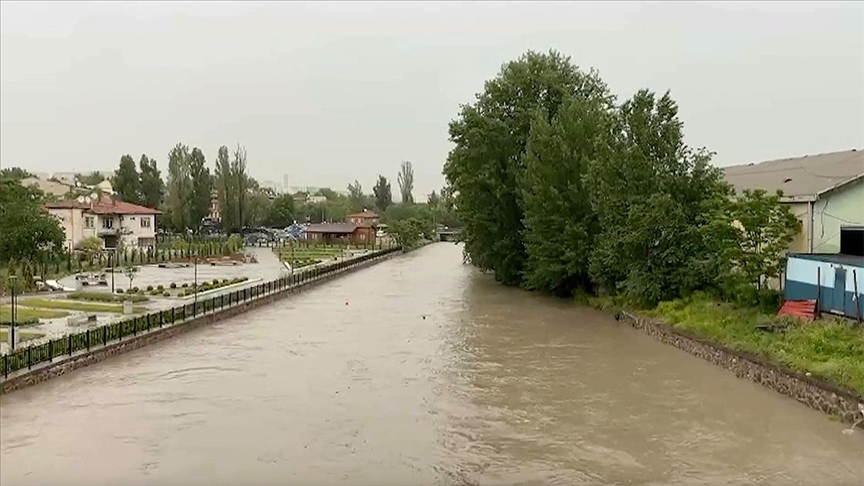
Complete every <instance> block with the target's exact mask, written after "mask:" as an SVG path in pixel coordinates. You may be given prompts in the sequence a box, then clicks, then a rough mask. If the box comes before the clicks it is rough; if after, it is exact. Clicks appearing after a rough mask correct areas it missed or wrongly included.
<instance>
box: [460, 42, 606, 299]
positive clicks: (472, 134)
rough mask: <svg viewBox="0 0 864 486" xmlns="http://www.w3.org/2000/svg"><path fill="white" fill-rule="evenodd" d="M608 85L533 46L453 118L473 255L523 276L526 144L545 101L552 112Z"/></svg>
mask: <svg viewBox="0 0 864 486" xmlns="http://www.w3.org/2000/svg"><path fill="white" fill-rule="evenodd" d="M605 92H606V86H605V85H604V84H603V82H602V81H601V80H600V79H599V77H598V76H597V75H596V74H595V73H593V72H589V73H586V72H582V71H580V70H579V69H578V68H576V66H574V65H573V64H572V63H571V62H570V59H569V58H567V57H564V56H562V55H560V54H559V53H557V52H554V51H552V52H549V53H538V52H528V53H526V54H524V55H523V56H521V57H520V58H519V59H517V60H516V61H512V62H509V63H507V64H505V65H504V66H503V67H502V69H501V72H500V73H499V74H498V76H496V77H495V78H494V79H492V80H490V81H487V82H486V84H485V88H484V90H483V92H482V93H480V94H478V95H477V100H476V101H475V102H474V103H472V104H469V105H465V106H463V107H462V110H461V113H460V114H459V117H458V118H457V119H456V120H454V121H453V122H451V124H450V140H451V141H452V142H453V143H455V144H456V147H454V148H453V150H452V151H451V152H450V155H449V156H448V159H447V163H446V164H445V166H444V175H445V177H446V179H447V182H448V184H449V186H450V187H452V189H453V191H454V195H455V207H456V208H457V212H458V214H459V219H460V220H461V222H462V224H463V230H462V235H461V238H462V240H463V241H464V242H465V249H466V253H467V255H468V257H469V259H470V260H471V262H472V263H474V264H475V265H477V266H479V267H480V268H482V269H486V270H492V271H494V273H495V277H496V279H497V280H499V281H501V282H504V283H507V284H518V283H520V281H521V278H522V272H523V270H524V268H525V262H526V260H527V254H526V251H525V246H524V243H523V240H522V234H523V230H524V224H523V221H524V217H525V214H524V210H523V197H522V194H523V192H522V190H521V188H520V187H519V183H518V181H519V179H520V178H521V176H522V172H523V171H524V167H525V160H524V159H525V148H526V145H527V143H528V137H529V134H530V131H531V124H532V122H533V121H534V120H535V117H536V110H537V109H538V108H539V109H542V110H543V111H544V112H545V113H546V114H547V116H549V117H550V118H551V117H554V116H555V115H556V114H557V112H558V108H559V107H560V106H561V103H562V102H563V101H564V99H566V98H567V97H582V98H593V97H595V96H599V95H601V94H602V93H605Z"/></svg>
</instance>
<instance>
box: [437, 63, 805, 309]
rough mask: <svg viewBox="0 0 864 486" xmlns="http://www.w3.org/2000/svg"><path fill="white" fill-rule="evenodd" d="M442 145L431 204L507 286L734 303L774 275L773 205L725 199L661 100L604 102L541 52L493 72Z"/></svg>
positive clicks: (602, 93)
mask: <svg viewBox="0 0 864 486" xmlns="http://www.w3.org/2000/svg"><path fill="white" fill-rule="evenodd" d="M450 138H451V141H452V142H453V143H455V145H456V146H455V147H454V148H453V150H452V151H451V152H450V154H449V156H448V159H447V162H446V164H445V166H444V175H445V178H446V180H447V183H448V185H447V187H446V196H445V197H442V198H441V199H444V200H445V202H444V205H445V206H447V207H451V208H454V209H455V211H456V213H457V215H458V216H459V220H460V221H461V223H462V225H463V228H462V233H461V235H460V238H461V239H462V240H463V241H464V243H465V251H466V254H467V256H468V258H469V260H470V261H471V262H472V263H473V264H475V265H477V266H478V267H480V268H482V269H484V270H491V271H493V272H494V274H495V277H496V279H498V280H499V281H501V282H504V283H507V284H512V285H522V286H524V287H527V288H530V289H538V290H544V291H548V292H552V293H556V294H560V295H568V294H571V293H573V292H575V291H577V290H579V289H581V290H588V291H590V290H596V289H598V288H599V289H602V290H604V291H606V292H612V293H620V294H624V295H626V296H628V297H629V298H631V299H634V300H639V301H641V302H644V303H647V304H652V303H656V302H658V301H660V300H665V299H671V298H675V297H679V296H684V295H687V294H689V293H692V292H693V291H696V290H708V291H714V292H719V293H725V294H726V295H731V294H741V291H740V290H737V289H738V288H739V287H740V286H741V285H742V282H743V285H745V286H747V288H750V289H758V288H759V287H760V286H761V282H764V281H765V280H766V279H771V278H777V277H778V276H779V274H780V271H781V269H782V268H783V262H784V260H783V257H782V252H783V250H784V249H785V247H786V245H787V244H788V243H789V241H790V240H791V239H792V238H793V237H794V235H795V234H796V232H797V231H798V225H797V220H795V218H794V217H793V216H792V215H791V214H790V213H789V210H788V208H787V207H785V206H782V205H780V204H779V196H767V195H765V194H764V193H759V192H756V193H745V194H744V195H743V196H742V197H739V198H731V197H730V196H731V192H730V189H729V188H728V186H727V185H726V184H725V183H724V182H723V181H722V179H721V174H720V172H719V170H718V169H716V168H715V167H713V166H711V165H710V161H711V157H712V154H711V153H710V152H709V151H707V150H705V149H693V148H691V147H688V146H687V145H686V144H685V143H684V135H683V124H682V122H681V121H680V119H679V117H678V106H677V104H676V103H675V101H674V100H673V99H672V97H671V95H670V94H669V93H668V92H667V93H665V94H663V95H662V96H657V95H656V94H654V93H652V92H650V91H648V90H640V91H639V92H637V93H636V94H635V95H633V96H632V97H631V98H630V99H627V100H626V101H624V102H623V103H621V104H620V105H617V104H616V102H615V98H614V97H613V96H612V95H611V94H610V92H609V90H608V88H607V87H606V85H605V83H603V81H602V80H601V79H600V77H599V75H598V74H597V73H596V72H594V71H588V72H585V71H582V70H580V69H579V68H577V67H576V66H575V65H573V64H572V63H571V61H570V59H569V58H566V57H564V56H561V55H560V54H558V53H556V52H554V51H552V52H549V53H537V52H528V53H526V54H525V55H523V56H521V57H520V58H519V59H517V60H515V61H512V62H509V63H507V64H505V65H504V66H503V67H502V69H501V72H500V73H499V74H498V75H497V76H496V77H495V78H494V79H492V80H489V81H488V82H486V84H485V87H484V90H483V92H481V93H480V94H479V95H477V99H476V101H475V102H474V103H472V104H469V105H465V106H463V108H462V110H461V112H460V114H459V117H458V118H457V119H456V120H454V121H453V122H452V123H451V125H450ZM442 195H445V192H444V191H442ZM436 196H437V195H436ZM433 199H435V198H434V197H431V196H430V200H429V203H430V206H439V207H440V206H441V204H440V202H439V203H438V204H433V203H434V202H435V201H433ZM733 222H737V223H736V224H737V226H735V225H733ZM736 227H737V228H738V230H736V229H735V228H736Z"/></svg>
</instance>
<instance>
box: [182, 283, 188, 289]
mask: <svg viewBox="0 0 864 486" xmlns="http://www.w3.org/2000/svg"><path fill="white" fill-rule="evenodd" d="M188 286H189V284H188V283H186V282H183V285H181V287H183V288H184V289H185V288H186V287H188Z"/></svg>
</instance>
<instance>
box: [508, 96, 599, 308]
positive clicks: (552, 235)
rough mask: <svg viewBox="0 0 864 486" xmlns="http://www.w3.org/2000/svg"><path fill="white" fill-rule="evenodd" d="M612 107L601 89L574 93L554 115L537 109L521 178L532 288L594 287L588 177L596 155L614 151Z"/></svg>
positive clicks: (569, 289) (559, 290)
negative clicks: (611, 148) (610, 145)
mask: <svg viewBox="0 0 864 486" xmlns="http://www.w3.org/2000/svg"><path fill="white" fill-rule="evenodd" d="M612 110H613V107H612V105H611V103H610V97H609V95H608V94H607V93H606V92H602V91H598V92H597V93H596V95H595V96H591V97H581V96H576V97H568V98H567V100H566V101H565V102H564V104H563V105H562V106H561V107H560V109H559V110H558V114H557V115H556V116H554V117H553V118H552V120H551V121H550V120H549V116H548V114H547V113H546V112H545V110H543V109H542V108H541V109H539V110H538V111H537V115H536V119H535V121H534V123H533V125H532V127H531V132H530V136H529V139H528V145H527V149H526V156H525V169H524V172H523V174H522V178H521V179H520V182H521V188H522V198H523V201H524V202H523V207H524V214H525V218H524V224H525V229H524V231H523V239H524V244H525V250H526V252H527V255H528V259H527V261H526V264H525V270H524V281H523V284H524V285H525V286H526V287H528V288H531V289H539V290H546V291H550V292H553V293H556V294H560V295H570V294H572V293H573V291H574V290H576V289H577V288H582V289H589V288H590V287H591V284H590V276H589V272H588V261H589V256H590V255H591V249H592V246H593V243H594V235H595V234H596V232H597V231H598V228H597V221H596V216H595V215H594V211H593V210H592V208H591V197H590V193H589V191H588V188H587V187H585V182H584V179H585V174H586V173H587V171H588V167H589V166H590V164H591V163H592V162H593V161H595V160H597V159H598V158H601V157H606V156H608V155H609V154H608V153H605V151H604V149H605V147H607V146H608V143H609V139H610V135H611V131H610V125H611V117H612Z"/></svg>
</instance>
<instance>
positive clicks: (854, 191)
mask: <svg viewBox="0 0 864 486" xmlns="http://www.w3.org/2000/svg"><path fill="white" fill-rule="evenodd" d="M723 174H724V176H725V178H726V181H727V182H729V183H730V184H731V185H732V187H734V188H735V190H736V191H737V192H738V193H741V192H742V191H743V190H745V189H751V190H754V189H764V190H765V191H767V192H768V193H771V194H773V193H775V192H776V191H778V190H780V191H782V192H783V197H782V199H781V201H782V203H783V204H787V205H788V206H789V209H790V210H791V211H792V214H794V215H795V217H796V218H797V219H798V221H799V222H800V223H801V232H800V233H799V234H798V235H797V236H796V238H795V240H793V241H792V243H791V244H790V246H789V250H790V251H791V252H794V253H838V252H840V235H841V231H842V230H843V229H844V228H846V229H848V228H851V227H855V226H864V151H861V150H855V149H853V150H846V151H843V152H832V153H826V154H818V155H805V156H803V157H796V158H789V159H780V160H771V161H767V162H761V163H755V164H754V163H751V164H746V165H737V166H732V167H725V168H723Z"/></svg>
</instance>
